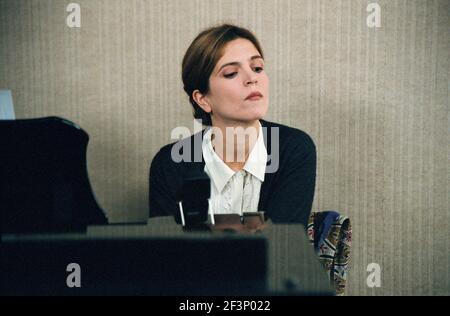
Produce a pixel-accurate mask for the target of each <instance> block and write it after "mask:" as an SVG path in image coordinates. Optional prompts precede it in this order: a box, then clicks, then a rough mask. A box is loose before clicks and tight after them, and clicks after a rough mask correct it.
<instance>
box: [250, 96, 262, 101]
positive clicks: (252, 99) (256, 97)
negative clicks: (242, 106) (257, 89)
mask: <svg viewBox="0 0 450 316" xmlns="http://www.w3.org/2000/svg"><path fill="white" fill-rule="evenodd" d="M261 98H262V96H260V95H255V96H253V97H251V98H248V99H246V100H247V101H257V100H259V99H261Z"/></svg>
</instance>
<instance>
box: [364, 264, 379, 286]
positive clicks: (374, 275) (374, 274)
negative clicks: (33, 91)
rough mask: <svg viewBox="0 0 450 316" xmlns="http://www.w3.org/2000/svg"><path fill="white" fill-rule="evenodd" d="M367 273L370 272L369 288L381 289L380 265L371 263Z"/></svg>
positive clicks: (368, 278) (368, 277)
mask: <svg viewBox="0 0 450 316" xmlns="http://www.w3.org/2000/svg"><path fill="white" fill-rule="evenodd" d="M366 271H367V272H370V273H369V275H368V276H367V280H366V283H367V286H368V287H371V288H374V287H381V267H380V265H379V264H378V263H374V262H372V263H370V264H368V265H367V269H366Z"/></svg>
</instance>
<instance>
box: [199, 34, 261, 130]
mask: <svg viewBox="0 0 450 316" xmlns="http://www.w3.org/2000/svg"><path fill="white" fill-rule="evenodd" d="M209 89H210V90H209V93H207V94H206V95H205V96H204V97H202V98H201V99H202V101H201V102H202V103H203V104H202V105H203V106H202V108H203V109H204V110H205V111H206V112H211V111H212V115H211V119H212V123H213V125H215V126H217V125H234V124H236V123H237V124H239V123H244V124H251V123H253V122H254V121H255V120H258V119H260V118H262V117H264V115H265V114H266V112H267V108H268V105H269V78H268V77H267V74H266V72H265V70H264V60H263V59H262V58H261V56H260V54H259V52H258V50H257V49H256V47H255V46H254V45H253V43H252V42H250V41H249V40H246V39H242V38H238V39H235V40H233V41H231V42H229V43H228V44H227V45H226V46H225V47H224V53H223V56H222V57H221V58H220V59H219V61H218V62H217V64H216V66H215V68H214V70H213V72H212V73H211V76H210V78H209ZM253 92H259V93H260V94H261V95H262V96H261V97H254V98H251V99H247V97H248V96H249V94H250V93H253Z"/></svg>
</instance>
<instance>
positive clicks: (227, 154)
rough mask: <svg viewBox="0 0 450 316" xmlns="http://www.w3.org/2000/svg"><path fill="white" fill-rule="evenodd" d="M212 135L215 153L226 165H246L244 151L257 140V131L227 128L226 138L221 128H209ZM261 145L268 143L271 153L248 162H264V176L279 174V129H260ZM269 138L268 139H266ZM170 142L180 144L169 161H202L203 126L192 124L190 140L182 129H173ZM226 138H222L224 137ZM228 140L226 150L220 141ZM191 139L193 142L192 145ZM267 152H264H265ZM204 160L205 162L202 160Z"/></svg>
mask: <svg viewBox="0 0 450 316" xmlns="http://www.w3.org/2000/svg"><path fill="white" fill-rule="evenodd" d="M209 129H210V132H211V134H214V139H215V140H216V141H215V142H214V151H215V152H216V153H217V154H218V156H219V157H221V158H223V160H224V161H226V162H245V161H246V157H245V156H246V155H245V148H246V145H248V144H250V143H253V144H254V143H255V142H256V141H257V139H258V129H257V128H254V127H247V128H243V127H226V128H225V135H224V133H223V131H222V130H221V129H220V128H217V127H209ZM262 134H263V135H262V136H263V139H264V143H265V144H267V143H268V142H270V153H269V152H267V156H262V155H259V154H256V155H254V156H252V158H248V159H249V161H251V162H263V163H264V164H266V173H275V172H277V170H278V167H279V162H280V157H279V139H280V135H279V128H278V127H270V128H268V127H264V126H263V127H262ZM268 135H270V139H268V137H269V136H268ZM170 136H171V139H172V140H179V141H178V142H176V143H175V144H174V145H173V146H172V151H171V158H172V160H173V161H174V162H176V163H180V162H202V161H203V159H204V158H203V150H202V145H203V138H202V124H201V122H199V121H197V120H194V136H193V137H192V138H190V136H191V131H190V130H189V128H187V127H185V126H178V127H176V128H174V129H173V130H172V132H171V134H170ZM224 136H225V137H224ZM225 138H226V139H227V141H226V146H224V145H223V143H222V142H221V140H223V139H225ZM192 139H193V141H191V140H192ZM266 149H267V148H266ZM205 159H206V158H205ZM260 159H261V160H260Z"/></svg>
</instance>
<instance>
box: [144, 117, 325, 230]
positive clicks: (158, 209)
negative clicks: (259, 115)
mask: <svg viewBox="0 0 450 316" xmlns="http://www.w3.org/2000/svg"><path fill="white" fill-rule="evenodd" d="M260 122H261V125H262V127H263V136H264V144H265V145H266V149H267V154H268V159H267V160H268V161H267V164H266V174H265V179H264V182H263V183H262V185H261V191H260V197H259V204H258V210H259V211H264V212H265V213H266V216H267V217H268V218H270V219H271V220H272V222H274V223H301V224H303V225H304V226H305V227H306V225H307V222H308V218H309V215H310V213H311V206H312V203H313V198H314V188H315V180H316V147H315V145H314V142H313V140H312V139H311V137H310V136H309V135H308V134H306V133H305V132H303V131H301V130H299V129H296V128H292V127H288V126H285V125H281V124H277V123H273V122H268V121H265V120H260ZM273 128H275V129H273ZM277 132H278V135H279V137H278V141H276V139H277V137H276V134H277ZM204 133H205V129H204V130H202V131H201V132H199V133H197V134H194V135H192V136H190V137H188V138H185V139H183V140H181V141H178V142H176V143H171V144H168V145H165V146H164V147H162V148H161V149H160V150H159V152H158V153H157V154H156V155H155V157H154V158H153V161H152V163H151V167H150V191H149V204H150V205H149V216H150V217H155V216H168V215H173V214H175V212H177V211H178V205H177V201H176V198H175V196H176V192H177V190H178V189H179V188H180V187H181V185H182V180H183V177H184V176H185V175H186V174H187V173H191V172H192V171H203V169H204V167H205V162H204V160H203V155H202V150H201V142H202V139H203V136H204ZM272 138H274V139H273V140H272ZM274 142H276V143H274ZM174 144H177V145H176V146H177V147H176V148H174V150H178V153H180V154H183V153H184V148H188V147H189V148H191V149H190V152H186V153H185V154H187V155H190V157H191V159H190V161H193V162H186V161H181V162H175V161H173V160H172V158H171V157H172V156H171V152H172V149H173V146H174ZM194 144H197V147H195V148H196V150H194ZM277 145H278V146H277ZM186 146H188V147H186ZM277 147H278V149H277ZM180 148H181V149H180ZM272 150H273V152H272ZM276 151H278V152H279V155H278V157H279V158H278V159H276V158H275V153H276ZM194 158H196V159H197V160H194ZM196 161H197V162H196ZM276 162H278V164H277V163H276ZM277 165H278V168H277V170H276V171H275V168H274V167H275V166H277ZM268 171H269V172H270V173H268Z"/></svg>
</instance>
